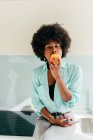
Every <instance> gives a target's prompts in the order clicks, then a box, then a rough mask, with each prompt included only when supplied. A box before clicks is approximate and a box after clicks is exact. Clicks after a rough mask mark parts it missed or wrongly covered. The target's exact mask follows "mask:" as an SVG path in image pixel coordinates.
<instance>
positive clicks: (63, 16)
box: [0, 0, 93, 55]
mask: <svg viewBox="0 0 93 140" xmlns="http://www.w3.org/2000/svg"><path fill="white" fill-rule="evenodd" d="M92 13H93V0H0V54H1V55H31V54H33V53H32V50H31V45H30V42H31V38H32V35H33V33H34V32H36V30H37V29H38V28H39V27H40V26H41V25H42V24H47V23H55V22H58V23H60V24H63V26H64V27H65V28H66V29H67V30H68V32H69V34H70V35H71V38H72V48H71V50H70V52H69V54H68V55H92V54H93V49H92V46H93V41H92V38H93V37H92V36H93V26H92V25H93V15H92Z"/></svg>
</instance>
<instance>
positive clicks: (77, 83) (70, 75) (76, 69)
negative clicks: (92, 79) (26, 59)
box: [31, 59, 82, 116]
mask: <svg viewBox="0 0 93 140" xmlns="http://www.w3.org/2000/svg"><path fill="white" fill-rule="evenodd" d="M61 73H62V78H63V80H64V82H65V84H66V86H67V88H68V89H69V90H70V91H71V93H72V99H71V100H70V101H68V102H65V101H64V100H63V99H62V96H61V95H60V92H59V89H58V86H57V84H55V88H54V101H52V100H51V98H50V96H49V87H48V68H47V64H46V63H45V64H43V65H41V66H39V67H38V68H35V69H34V70H33V71H32V82H31V100H32V104H33V106H34V108H35V113H36V114H37V115H38V116H40V111H41V109H42V108H43V107H46V108H47V109H48V111H49V112H50V113H53V112H62V113H65V112H68V111H71V108H72V107H73V106H74V104H75V103H77V102H78V101H79V98H80V94H81V90H82V69H81V67H80V66H78V65H76V64H70V63H67V62H65V61H63V59H62V60H61Z"/></svg>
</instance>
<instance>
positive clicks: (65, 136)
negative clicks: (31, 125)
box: [34, 117, 76, 140]
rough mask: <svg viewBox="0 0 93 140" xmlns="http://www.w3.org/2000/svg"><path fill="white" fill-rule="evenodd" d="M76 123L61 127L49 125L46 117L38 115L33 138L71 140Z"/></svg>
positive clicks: (40, 139)
mask: <svg viewBox="0 0 93 140" xmlns="http://www.w3.org/2000/svg"><path fill="white" fill-rule="evenodd" d="M75 128H76V125H75V124H74V125H72V126H69V127H61V126H57V125H51V124H50V123H49V122H48V121H47V120H46V119H44V118H43V117H40V118H39V119H38V120H37V123H36V127H35V131H34V138H35V140H71V137H72V134H73V133H74V131H75Z"/></svg>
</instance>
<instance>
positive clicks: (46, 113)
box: [41, 107, 56, 124]
mask: <svg viewBox="0 0 93 140" xmlns="http://www.w3.org/2000/svg"><path fill="white" fill-rule="evenodd" d="M41 115H42V116H43V117H44V118H46V119H47V120H48V121H49V122H50V123H51V124H56V119H55V118H54V117H53V116H52V115H51V113H50V112H49V111H48V110H47V109H46V107H44V108H42V109H41Z"/></svg>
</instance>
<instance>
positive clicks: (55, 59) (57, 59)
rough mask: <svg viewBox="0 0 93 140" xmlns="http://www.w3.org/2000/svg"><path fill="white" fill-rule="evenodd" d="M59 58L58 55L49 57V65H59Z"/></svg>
mask: <svg viewBox="0 0 93 140" xmlns="http://www.w3.org/2000/svg"><path fill="white" fill-rule="evenodd" d="M60 60H61V56H60V55H59V54H52V55H51V57H50V63H53V64H59V62H60Z"/></svg>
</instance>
